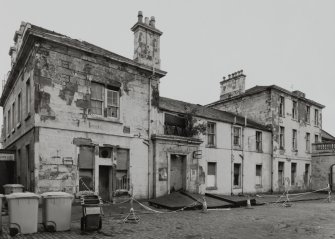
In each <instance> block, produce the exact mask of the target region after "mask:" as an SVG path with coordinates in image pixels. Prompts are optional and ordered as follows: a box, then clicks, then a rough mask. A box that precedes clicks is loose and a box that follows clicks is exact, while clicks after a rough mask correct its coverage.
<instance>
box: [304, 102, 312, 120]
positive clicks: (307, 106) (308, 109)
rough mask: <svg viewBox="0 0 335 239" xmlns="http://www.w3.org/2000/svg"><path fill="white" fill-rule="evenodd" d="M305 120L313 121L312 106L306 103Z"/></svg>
mask: <svg viewBox="0 0 335 239" xmlns="http://www.w3.org/2000/svg"><path fill="white" fill-rule="evenodd" d="M305 121H306V123H307V124H310V123H311V106H309V105H306V115H305Z"/></svg>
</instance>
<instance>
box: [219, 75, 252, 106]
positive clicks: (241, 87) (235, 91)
mask: <svg viewBox="0 0 335 239" xmlns="http://www.w3.org/2000/svg"><path fill="white" fill-rule="evenodd" d="M245 77H246V75H244V74H243V70H240V71H236V72H234V73H233V74H229V75H228V77H227V78H226V77H223V81H221V82H220V86H221V93H220V100H224V99H228V98H231V97H234V96H237V95H240V94H243V93H244V92H245Z"/></svg>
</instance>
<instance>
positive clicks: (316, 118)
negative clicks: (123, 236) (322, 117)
mask: <svg viewBox="0 0 335 239" xmlns="http://www.w3.org/2000/svg"><path fill="white" fill-rule="evenodd" d="M314 126H319V110H318V109H314Z"/></svg>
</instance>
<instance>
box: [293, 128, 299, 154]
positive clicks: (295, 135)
mask: <svg viewBox="0 0 335 239" xmlns="http://www.w3.org/2000/svg"><path fill="white" fill-rule="evenodd" d="M297 143H298V142H297V130H296V129H293V130H292V150H294V151H297Z"/></svg>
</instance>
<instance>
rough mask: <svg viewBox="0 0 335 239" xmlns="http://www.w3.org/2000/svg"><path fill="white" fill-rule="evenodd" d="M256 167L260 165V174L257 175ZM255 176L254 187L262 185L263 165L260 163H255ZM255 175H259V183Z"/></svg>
mask: <svg viewBox="0 0 335 239" xmlns="http://www.w3.org/2000/svg"><path fill="white" fill-rule="evenodd" d="M257 167H260V175H257ZM255 170H256V171H255V177H256V182H255V186H256V187H262V185H263V183H262V175H263V165H262V164H256V166H255ZM257 177H259V180H258V181H259V182H260V183H259V184H258V183H257Z"/></svg>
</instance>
